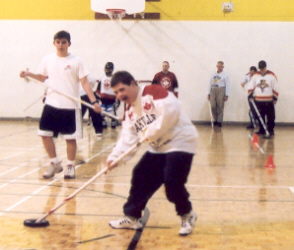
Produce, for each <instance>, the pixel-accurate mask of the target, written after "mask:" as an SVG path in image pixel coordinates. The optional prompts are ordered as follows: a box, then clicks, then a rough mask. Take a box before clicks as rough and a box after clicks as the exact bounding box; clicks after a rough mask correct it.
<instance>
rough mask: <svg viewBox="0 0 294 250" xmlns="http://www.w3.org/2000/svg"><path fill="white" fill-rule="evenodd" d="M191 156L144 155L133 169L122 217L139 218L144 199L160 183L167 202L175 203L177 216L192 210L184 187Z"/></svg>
mask: <svg viewBox="0 0 294 250" xmlns="http://www.w3.org/2000/svg"><path fill="white" fill-rule="evenodd" d="M192 160H193V154H189V153H184V152H171V153H166V154H153V153H150V152H146V153H145V154H144V156H143V157H142V158H141V160H140V161H139V162H138V163H137V165H136V166H135V168H134V170H133V177H132V182H131V189H130V194H129V198H128V201H127V202H126V203H125V205H124V214H125V215H127V216H133V217H135V218H140V217H141V212H142V210H144V208H145V206H146V204H147V202H148V200H149V199H150V198H151V196H152V195H153V194H154V193H155V192H156V190H158V189H159V188H160V186H161V185H162V184H163V183H164V185H165V193H166V197H167V199H168V200H169V201H170V202H172V203H174V204H175V207H176V211H177V214H178V215H180V216H182V215H184V214H187V213H189V212H190V211H191V209H192V204H191V202H190V201H189V193H188V192H187V190H186V188H185V183H186V182H187V178H188V174H189V172H190V168H191V164H192Z"/></svg>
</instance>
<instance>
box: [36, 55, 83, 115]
mask: <svg viewBox="0 0 294 250" xmlns="http://www.w3.org/2000/svg"><path fill="white" fill-rule="evenodd" d="M38 74H41V75H44V76H48V86H49V87H51V88H52V89H54V90H57V91H59V92H61V93H64V94H67V95H69V96H73V97H76V98H79V81H80V79H81V78H83V77H85V76H87V75H88V74H89V71H88V69H87V68H86V67H85V66H84V63H83V61H82V59H81V58H79V57H77V56H74V55H72V54H69V55H68V56H66V57H59V56H57V55H56V53H54V54H49V55H47V56H45V57H44V58H43V60H42V62H41V64H40V66H39V69H38ZM45 104H48V105H50V106H53V107H55V108H60V109H77V108H81V104H80V103H79V102H78V101H74V100H72V99H70V98H68V97H65V96H63V95H61V94H57V93H55V92H52V93H51V94H50V95H48V96H47V97H46V101H45Z"/></svg>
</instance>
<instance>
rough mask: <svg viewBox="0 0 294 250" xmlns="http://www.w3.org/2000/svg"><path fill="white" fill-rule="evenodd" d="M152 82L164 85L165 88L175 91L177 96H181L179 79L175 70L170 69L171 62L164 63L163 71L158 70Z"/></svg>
mask: <svg viewBox="0 0 294 250" xmlns="http://www.w3.org/2000/svg"><path fill="white" fill-rule="evenodd" d="M152 84H158V85H161V86H162V87H164V88H165V89H167V90H169V91H171V92H173V93H174V94H175V96H176V97H178V96H179V94H178V93H179V92H178V88H179V84H178V80H177V78H176V75H175V74H174V73H173V72H170V71H169V62H168V61H164V62H163V63H162V71H161V72H158V73H157V74H156V75H155V76H154V79H153V81H152Z"/></svg>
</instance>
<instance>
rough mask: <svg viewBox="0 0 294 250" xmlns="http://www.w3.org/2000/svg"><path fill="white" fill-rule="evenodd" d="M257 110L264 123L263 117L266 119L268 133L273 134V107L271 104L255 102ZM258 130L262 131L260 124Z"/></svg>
mask: <svg viewBox="0 0 294 250" xmlns="http://www.w3.org/2000/svg"><path fill="white" fill-rule="evenodd" d="M255 103H256V106H257V109H258V111H259V113H260V115H261V117H262V119H263V121H264V123H265V117H266V118H267V123H266V125H267V129H268V132H273V131H274V127H275V106H274V103H273V102H257V101H255ZM260 130H261V131H264V128H263V126H262V124H260Z"/></svg>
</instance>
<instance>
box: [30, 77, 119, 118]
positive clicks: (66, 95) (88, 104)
mask: <svg viewBox="0 0 294 250" xmlns="http://www.w3.org/2000/svg"><path fill="white" fill-rule="evenodd" d="M25 79H26V81H28V82H30V81H32V82H34V83H36V84H38V85H42V86H43V87H47V88H49V89H51V90H52V91H53V92H55V93H57V94H59V95H62V96H65V97H67V98H69V99H71V100H74V101H77V102H80V103H81V104H83V105H85V106H87V107H88V108H91V109H95V107H94V105H92V104H90V103H87V102H85V101H83V100H81V99H80V98H76V97H74V96H71V95H68V94H66V93H62V92H60V91H58V90H56V89H54V88H52V87H49V86H46V85H45V84H44V83H43V82H40V81H38V80H36V79H34V78H32V77H26V78H25ZM102 114H103V115H106V116H108V117H110V118H112V119H115V120H117V121H120V120H121V119H120V118H118V117H117V116H115V115H112V114H110V113H107V112H102Z"/></svg>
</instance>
